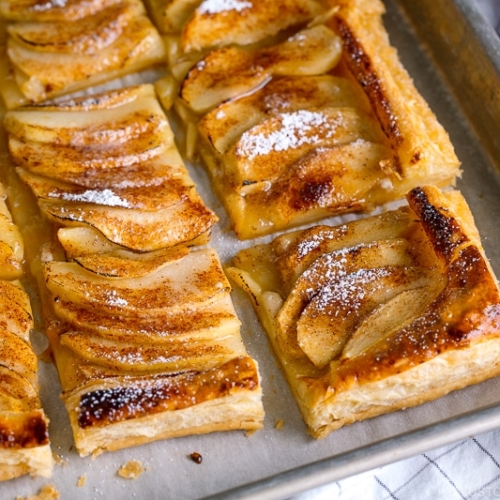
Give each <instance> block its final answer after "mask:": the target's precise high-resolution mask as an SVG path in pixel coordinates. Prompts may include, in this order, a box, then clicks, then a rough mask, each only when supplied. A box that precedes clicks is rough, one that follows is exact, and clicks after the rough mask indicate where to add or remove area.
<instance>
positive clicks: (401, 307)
mask: <svg viewBox="0 0 500 500" xmlns="http://www.w3.org/2000/svg"><path fill="white" fill-rule="evenodd" d="M436 295H437V294H436V291H435V287H431V286H423V287H418V288H414V289H412V290H404V291H403V292H401V293H400V294H398V295H396V296H395V297H393V298H391V299H390V300H388V301H387V302H385V303H383V304H380V305H379V306H378V307H376V308H375V309H374V310H373V311H372V312H371V313H370V314H368V315H367V316H365V317H364V318H363V319H362V320H361V322H360V323H359V324H358V325H357V326H356V329H355V330H354V332H353V334H352V335H351V337H350V339H349V341H348V342H347V344H346V345H345V347H344V349H343V351H342V359H345V358H355V357H356V356H360V355H361V354H363V352H365V351H367V350H368V349H370V347H371V346H373V345H374V344H376V343H377V342H380V341H382V340H384V339H385V338H387V337H388V336H390V335H391V333H393V332H394V331H396V330H400V329H401V328H403V327H404V325H405V324H407V323H408V322H410V321H411V320H412V319H414V318H417V317H419V316H421V315H422V314H424V311H425V309H426V308H427V307H428V306H429V304H430V303H431V302H432V301H433V300H434V298H435V297H436Z"/></svg>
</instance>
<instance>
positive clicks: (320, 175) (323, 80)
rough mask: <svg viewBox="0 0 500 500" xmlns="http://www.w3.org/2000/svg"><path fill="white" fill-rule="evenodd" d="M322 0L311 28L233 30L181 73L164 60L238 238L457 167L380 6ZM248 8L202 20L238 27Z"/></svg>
mask: <svg viewBox="0 0 500 500" xmlns="http://www.w3.org/2000/svg"><path fill="white" fill-rule="evenodd" d="M203 5H204V3H202V4H201V6H203ZM235 5H236V4H235ZM322 5H323V7H324V11H323V12H322V13H319V14H317V15H315V16H313V14H312V11H311V13H310V15H311V16H312V19H311V21H310V22H309V23H308V24H306V26H304V25H303V24H300V23H299V24H292V25H291V26H289V27H288V28H287V29H284V30H283V29H281V30H277V32H276V34H275V35H273V36H267V37H265V36H264V37H263V38H262V39H260V40H259V41H258V42H254V43H248V44H245V38H244V37H241V40H243V41H240V38H239V37H237V36H236V34H235V35H234V39H233V42H234V44H229V43H228V41H227V40H225V41H224V44H225V45H223V46H216V47H215V48H210V49H207V50H205V51H204V52H201V53H200V52H197V53H196V57H195V56H194V52H193V54H191V56H190V57H192V58H194V59H196V60H191V66H190V67H189V69H188V70H187V71H184V70H182V69H181V68H180V67H178V66H176V64H175V61H174V63H172V62H171V70H172V74H173V77H172V78H177V79H178V82H177V83H172V85H171V87H172V88H175V89H177V87H176V85H178V88H179V90H178V92H177V91H176V92H173V93H172V95H174V94H175V95H176V96H177V97H175V99H173V103H172V105H173V106H174V108H175V110H176V111H177V113H178V114H179V116H180V117H181V119H182V120H183V122H184V124H185V129H186V144H185V149H186V155H187V157H191V156H196V155H199V156H200V157H201V158H202V159H203V162H204V163H205V165H206V167H207V169H208V171H209V174H210V176H211V179H212V183H213V185H214V189H215V191H216V192H217V194H218V196H219V198H220V199H221V200H222V202H223V203H224V205H225V208H226V210H227V212H228V214H229V218H230V221H231V225H232V227H233V228H234V230H235V232H236V235H237V236H238V237H239V238H241V239H248V238H253V237H257V236H261V235H265V234H269V233H273V232H277V231H279V230H283V229H286V228H290V227H294V226H297V225H301V224H306V223H310V222H311V221H317V220H320V219H322V218H325V217H328V216H331V215H332V214H344V213H347V212H367V211H370V210H372V209H373V208H374V207H377V206H380V205H383V204H385V203H388V202H390V201H393V200H397V199H401V198H403V197H404V196H405V194H406V193H407V192H408V191H409V190H410V189H412V188H414V187H416V186H419V185H423V184H432V185H436V186H439V187H444V186H448V185H453V184H454V182H455V179H456V177H457V175H459V173H460V172H459V161H458V159H457V157H456V155H455V153H454V149H453V146H452V144H451V142H450V139H449V137H448V134H447V133H446V131H445V130H444V129H443V127H442V126H441V125H440V124H439V123H438V121H437V119H436V117H435V115H434V113H433V112H432V111H431V110H430V108H429V106H428V104H427V103H426V101H425V100H424V99H423V97H422V96H421V95H420V93H419V92H418V90H417V89H416V87H415V85H414V83H413V81H412V79H411V77H410V76H409V75H408V73H407V71H406V70H405V69H404V67H403V65H402V63H401V61H400V59H399V57H398V54H397V52H396V50H395V49H394V48H393V47H392V46H391V43H390V40H389V38H388V35H387V32H386V30H385V27H384V25H383V23H382V15H383V13H384V7H383V4H382V3H380V2H379V1H378V0H351V1H333V0H332V1H330V2H324V3H323V4H322ZM254 8H255V9H257V10H258V9H259V8H260V7H257V2H254V3H252V2H248V5H247V2H245V8H243V7H242V9H241V10H238V9H233V10H231V12H230V13H227V12H226V13H224V12H217V13H215V12H214V13H211V12H209V11H207V10H205V14H204V15H205V16H206V17H208V18H210V19H211V18H212V17H216V18H217V17H218V16H220V17H224V15H227V16H230V17H231V19H232V18H233V17H234V18H235V21H234V27H235V29H236V27H239V28H241V30H243V32H245V30H246V29H247V28H248V27H247V25H246V23H245V21H246V20H247V18H248V17H247V16H250V17H251V12H252V11H253V9H254ZM199 9H200V7H199V8H198V10H197V12H198V14H199ZM255 15H256V16H257V14H256V13H255ZM257 17H258V19H259V22H262V23H266V22H268V23H270V24H271V25H273V24H272V23H273V21H272V18H271V17H268V18H266V17H265V16H261V17H259V16H257ZM193 19H194V18H193ZM238 20H239V21H241V22H238ZM191 22H194V21H193V20H190V21H187V24H186V25H185V26H184V31H183V35H186V36H187V33H190V31H189V29H188V27H189V25H190V24H189V23H191ZM261 31H262V33H267V31H266V30H265V29H262V30H261ZM221 43H222V42H221ZM185 50H187V49H186V48H185ZM181 53H182V51H181ZM186 57H187V56H186ZM188 59H189V58H188ZM179 61H180V62H179V64H181V63H182V64H187V63H186V61H185V60H181V59H180V60H179ZM158 86H159V87H160V85H158ZM164 87H168V86H166V85H164ZM159 92H162V91H161V90H160V91H159ZM163 92H164V93H166V94H168V92H166V91H165V90H163ZM162 95H163V94H162ZM167 101H168V99H167ZM198 137H200V138H201V140H198Z"/></svg>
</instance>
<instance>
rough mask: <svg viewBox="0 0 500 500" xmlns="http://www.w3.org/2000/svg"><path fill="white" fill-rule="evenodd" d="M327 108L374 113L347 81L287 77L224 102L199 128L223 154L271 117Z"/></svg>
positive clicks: (319, 77)
mask: <svg viewBox="0 0 500 500" xmlns="http://www.w3.org/2000/svg"><path fill="white" fill-rule="evenodd" d="M323 107H342V108H345V107H351V108H356V109H360V110H363V111H366V112H369V110H370V108H369V105H368V103H367V100H366V98H365V96H364V95H361V93H360V92H359V90H358V89H356V88H355V87H354V85H353V84H352V82H351V81H349V80H348V79H347V78H340V77H335V76H331V75H319V76H295V77H286V76H285V77H281V78H273V79H272V80H271V81H270V82H269V83H268V84H267V85H265V86H264V87H263V88H261V89H259V90H256V91H255V92H252V93H251V94H250V95H248V96H244V97H241V98H239V99H234V100H231V101H228V102H223V103H222V104H220V105H219V106H217V107H216V108H214V109H213V110H211V111H209V112H208V113H207V114H206V115H204V116H203V118H202V119H201V120H200V122H199V125H198V128H199V130H200V133H201V134H202V135H203V136H204V137H205V138H206V139H207V140H208V141H209V142H210V143H211V144H212V145H213V147H214V148H215V149H216V150H217V151H218V152H219V153H225V152H226V151H227V150H228V149H229V147H230V146H231V145H232V144H234V143H235V142H236V140H237V139H238V138H239V137H240V136H241V134H243V132H245V131H247V130H248V129H250V128H251V127H253V126H255V125H256V124H258V123H259V122H261V121H262V120H264V119H265V118H267V117H269V116H273V115H276V114H279V113H283V112H288V113H290V112H294V111H298V110H300V109H311V108H316V109H317V108H323Z"/></svg>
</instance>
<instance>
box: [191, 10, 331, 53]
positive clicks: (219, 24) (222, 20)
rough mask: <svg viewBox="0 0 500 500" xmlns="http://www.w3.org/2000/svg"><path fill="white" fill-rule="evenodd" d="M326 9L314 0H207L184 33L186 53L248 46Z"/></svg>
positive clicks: (302, 22)
mask: <svg viewBox="0 0 500 500" xmlns="http://www.w3.org/2000/svg"><path fill="white" fill-rule="evenodd" d="M323 11H324V8H323V7H322V5H321V4H320V3H319V2H316V1H314V0H275V1H273V2H247V1H244V0H236V1H234V2H232V3H231V2H229V3H226V4H225V3H224V2H222V3H220V2H213V1H211V0H205V1H203V2H201V4H200V5H199V7H198V8H197V9H196V10H195V11H194V14H193V16H192V17H191V18H190V19H189V21H188V22H187V23H186V25H185V27H184V30H183V32H182V39H181V41H182V48H183V50H184V52H191V51H195V50H204V49H207V48H211V47H218V46H222V45H231V44H236V45H248V44H251V43H255V42H258V41H261V40H264V39H265V38H267V37H268V36H272V35H276V34H277V33H279V32H280V31H282V30H284V29H286V28H289V27H292V26H296V25H299V24H305V23H306V22H308V21H310V20H311V19H312V18H313V17H315V16H318V15H319V14H321V13H322V12H323Z"/></svg>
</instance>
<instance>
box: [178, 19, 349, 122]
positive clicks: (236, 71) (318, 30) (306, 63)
mask: <svg viewBox="0 0 500 500" xmlns="http://www.w3.org/2000/svg"><path fill="white" fill-rule="evenodd" d="M341 55H342V44H341V42H340V39H339V37H338V36H337V35H336V34H335V33H333V31H331V30H330V29H328V28H326V27H325V26H316V27H314V28H308V29H305V30H302V31H300V32H299V33H297V34H296V35H294V36H293V37H290V38H289V39H288V40H286V41H285V42H282V43H280V44H278V45H275V46H273V47H269V48H263V49H258V50H255V51H245V50H242V49H238V48H236V47H224V48H222V49H218V50H214V51H212V52H210V53H209V54H208V55H207V56H206V57H204V58H203V59H201V60H200V61H199V62H198V63H197V64H196V65H195V66H194V68H192V69H191V70H190V71H189V73H188V74H187V76H186V78H185V79H184V81H183V83H182V86H181V98H182V99H183V100H184V102H185V103H186V104H187V105H188V106H189V107H190V108H191V109H192V110H193V111H196V112H199V113H201V112H205V111H208V110H209V109H210V108H212V107H214V106H216V105H218V104H220V103H221V102H223V101H226V100H228V99H232V98H234V97H237V96H241V95H243V94H246V93H248V92H250V91H253V90H256V89H257V88H258V87H259V86H260V85H263V84H265V83H266V82H267V81H269V80H270V78H271V77H272V76H284V75H289V76H305V75H320V74H323V73H326V72H328V71H329V70H330V69H332V68H333V67H335V66H336V64H337V63H338V62H339V60H340V57H341ZM256 68H257V69H256Z"/></svg>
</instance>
